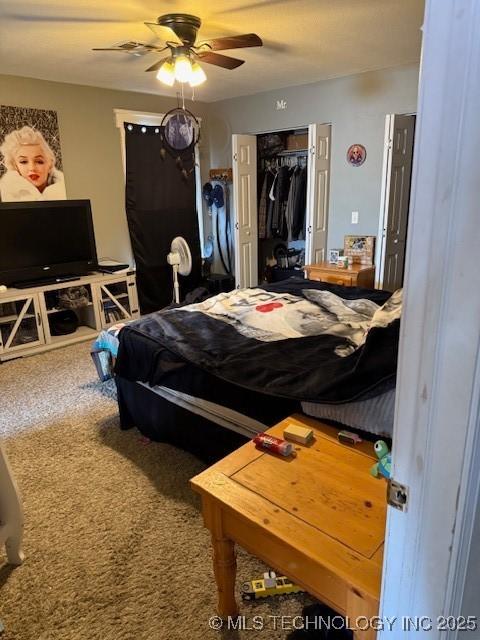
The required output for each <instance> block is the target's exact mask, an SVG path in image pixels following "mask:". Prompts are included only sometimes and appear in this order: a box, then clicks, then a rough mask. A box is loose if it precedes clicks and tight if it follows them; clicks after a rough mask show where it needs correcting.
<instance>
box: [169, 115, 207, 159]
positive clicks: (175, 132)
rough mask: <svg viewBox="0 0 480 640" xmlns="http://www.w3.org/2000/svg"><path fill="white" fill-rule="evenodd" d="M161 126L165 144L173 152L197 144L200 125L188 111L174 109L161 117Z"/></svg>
mask: <svg viewBox="0 0 480 640" xmlns="http://www.w3.org/2000/svg"><path fill="white" fill-rule="evenodd" d="M162 126H163V128H164V129H163V131H164V139H165V143H166V144H167V145H168V146H169V147H170V149H172V150H173V151H185V149H188V148H189V147H191V146H193V145H195V144H197V142H198V139H199V136H200V125H199V123H198V120H197V119H196V118H195V116H194V115H193V113H191V112H190V111H188V109H182V108H180V107H176V108H175V109H172V110H171V111H168V113H166V114H165V115H164V116H163V120H162Z"/></svg>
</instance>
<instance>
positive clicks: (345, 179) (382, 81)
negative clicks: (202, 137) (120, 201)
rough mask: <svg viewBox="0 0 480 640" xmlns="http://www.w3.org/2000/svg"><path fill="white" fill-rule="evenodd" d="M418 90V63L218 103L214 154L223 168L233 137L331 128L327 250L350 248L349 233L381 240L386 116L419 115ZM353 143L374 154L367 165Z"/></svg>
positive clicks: (212, 121)
mask: <svg viewBox="0 0 480 640" xmlns="http://www.w3.org/2000/svg"><path fill="white" fill-rule="evenodd" d="M417 86H418V65H409V66H404V67H397V68H393V69H382V70H379V71H371V72H368V73H361V74H358V75H352V76H345V77H342V78H335V79H332V80H324V81H322V82H316V83H314V84H308V85H303V86H296V87H286V88H284V89H277V90H275V91H266V92H264V93H257V94H256V95H251V96H244V97H241V98H231V99H228V100H222V101H219V102H214V103H213V104H211V105H209V107H210V109H209V127H210V132H211V135H210V157H211V158H212V162H213V163H216V164H217V166H225V163H230V164H229V166H230V165H231V136H232V133H260V132H264V131H279V130H281V129H287V128H295V127H304V126H306V125H308V124H311V123H314V122H320V123H331V125H332V158H331V172H330V175H331V178H330V212H329V223H328V247H329V248H332V249H333V248H340V247H343V238H344V236H345V235H349V234H354V235H358V234H368V235H375V236H376V235H377V232H378V219H379V212H380V188H381V176H382V164H383V148H384V133H385V116H386V114H387V113H411V112H415V111H416V108H417ZM277 100H285V101H286V103H287V108H286V109H285V110H277V109H276V105H277ZM354 143H360V144H363V145H365V147H366V149H367V159H366V162H365V164H363V165H362V166H361V167H351V166H350V165H349V164H348V163H347V161H346V153H347V149H348V147H349V146H350V145H351V144H354ZM352 211H358V212H359V223H358V224H352V223H351V215H352Z"/></svg>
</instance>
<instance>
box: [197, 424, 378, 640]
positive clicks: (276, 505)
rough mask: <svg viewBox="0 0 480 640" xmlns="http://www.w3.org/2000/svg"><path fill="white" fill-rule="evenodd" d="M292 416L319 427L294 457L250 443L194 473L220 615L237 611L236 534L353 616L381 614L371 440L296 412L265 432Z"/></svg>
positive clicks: (278, 430) (359, 632) (277, 431)
mask: <svg viewBox="0 0 480 640" xmlns="http://www.w3.org/2000/svg"><path fill="white" fill-rule="evenodd" d="M292 422H293V423H295V424H299V425H302V426H308V427H311V428H313V429H314V432H315V441H314V443H313V444H312V445H310V446H309V447H306V446H302V445H295V448H296V452H297V456H296V457H295V458H293V457H292V458H281V457H278V456H275V455H272V454H270V453H264V452H262V451H259V450H258V449H256V448H255V446H254V444H253V443H252V442H249V443H247V444H245V445H244V446H242V447H240V449H238V450H237V451H235V452H234V453H232V454H230V455H229V456H227V457H226V458H224V459H223V460H221V461H220V462H218V463H217V464H215V465H213V466H212V467H210V468H209V469H207V470H206V471H204V472H202V473H200V474H199V475H198V476H196V477H195V478H193V479H192V480H191V484H192V487H193V489H194V490H195V491H197V492H198V493H200V495H201V497H202V509H203V517H204V522H205V526H206V527H207V528H208V529H210V532H211V535H212V544H213V564H214V571H215V578H216V582H217V588H218V614H219V615H220V616H222V617H228V616H235V615H237V614H238V608H237V603H236V600H235V593H234V587H235V573H236V565H235V551H234V544H235V543H238V544H240V545H241V546H242V547H243V548H244V549H246V550H247V551H249V552H250V553H252V554H253V555H255V556H257V557H259V558H261V559H262V560H263V561H264V562H266V563H267V564H268V565H269V566H270V567H272V568H273V569H275V570H276V571H278V572H280V573H284V574H285V575H286V576H288V577H289V578H290V579H292V580H294V581H295V582H297V583H298V584H299V585H301V586H302V587H303V588H304V589H306V591H308V592H309V593H310V594H312V595H313V596H315V597H317V598H318V599H319V600H321V601H322V602H324V603H325V604H327V605H329V606H331V607H332V608H333V609H334V610H336V611H338V612H339V613H341V614H343V615H346V616H348V618H349V622H350V625H354V622H355V620H356V619H357V618H358V617H359V616H366V617H367V618H370V617H372V616H375V615H377V614H378V606H379V596H380V584H381V573H382V555H383V540H384V534H385V517H386V484H385V480H384V479H377V478H373V477H372V476H371V475H370V473H369V471H370V467H371V466H372V464H373V462H374V461H375V460H376V457H375V455H374V453H373V445H372V443H361V444H360V445H356V446H355V447H350V446H347V445H342V444H340V443H339V442H338V441H337V431H338V430H337V429H334V428H333V427H328V426H327V425H323V424H321V423H320V422H318V421H316V420H313V419H309V418H306V417H304V416H292V417H291V418H287V419H286V420H284V421H282V422H280V423H279V424H278V425H276V426H275V427H273V428H272V429H269V430H268V433H269V434H272V435H275V436H277V437H282V436H283V429H284V428H285V426H286V425H287V424H288V423H292ZM364 622H365V620H363V622H362V626H363V624H364ZM354 634H355V638H361V639H362V640H371V639H373V638H375V635H376V634H375V631H374V630H373V629H367V630H364V629H360V628H359V629H356V630H354Z"/></svg>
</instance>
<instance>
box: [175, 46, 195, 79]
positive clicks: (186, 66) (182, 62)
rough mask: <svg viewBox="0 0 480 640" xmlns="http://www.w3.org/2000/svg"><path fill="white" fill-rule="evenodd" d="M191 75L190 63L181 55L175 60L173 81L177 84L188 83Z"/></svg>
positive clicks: (187, 58) (186, 57)
mask: <svg viewBox="0 0 480 640" xmlns="http://www.w3.org/2000/svg"><path fill="white" fill-rule="evenodd" d="M191 75H192V63H191V62H190V58H189V57H188V56H186V55H185V54H183V53H182V54H181V55H179V56H177V57H176V58H175V80H178V82H182V83H183V82H188V81H189V80H190V77H191Z"/></svg>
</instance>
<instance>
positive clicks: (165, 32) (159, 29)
mask: <svg viewBox="0 0 480 640" xmlns="http://www.w3.org/2000/svg"><path fill="white" fill-rule="evenodd" d="M143 24H144V25H145V26H146V27H148V28H149V29H150V31H152V33H153V34H154V35H155V37H156V38H158V39H159V40H163V41H164V42H175V43H176V44H179V45H181V44H182V42H181V41H180V40H179V38H177V36H176V35H175V32H174V31H172V29H170V27H164V26H163V25H161V24H158V22H144V23H143Z"/></svg>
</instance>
